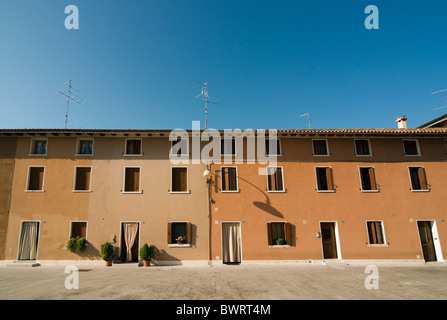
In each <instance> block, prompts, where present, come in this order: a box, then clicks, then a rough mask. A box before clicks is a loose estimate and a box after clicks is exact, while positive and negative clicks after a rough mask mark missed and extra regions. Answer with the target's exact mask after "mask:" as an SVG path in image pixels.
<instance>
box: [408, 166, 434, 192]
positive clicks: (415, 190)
mask: <svg viewBox="0 0 447 320" xmlns="http://www.w3.org/2000/svg"><path fill="white" fill-rule="evenodd" d="M410 168H423V169H424V176H425V183H426V184H427V189H420V190H418V189H413V182H412V181H411V173H410ZM407 172H408V179H409V180H410V189H411V192H430V188H429V186H428V179H427V172H426V170H425V167H424V166H407Z"/></svg>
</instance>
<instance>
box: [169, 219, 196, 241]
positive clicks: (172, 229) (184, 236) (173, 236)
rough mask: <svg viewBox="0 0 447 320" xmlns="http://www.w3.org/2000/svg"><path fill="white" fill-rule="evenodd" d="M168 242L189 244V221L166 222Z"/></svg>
mask: <svg viewBox="0 0 447 320" xmlns="http://www.w3.org/2000/svg"><path fill="white" fill-rule="evenodd" d="M168 244H180V245H182V244H188V245H189V244H191V223H189V222H170V223H168Z"/></svg>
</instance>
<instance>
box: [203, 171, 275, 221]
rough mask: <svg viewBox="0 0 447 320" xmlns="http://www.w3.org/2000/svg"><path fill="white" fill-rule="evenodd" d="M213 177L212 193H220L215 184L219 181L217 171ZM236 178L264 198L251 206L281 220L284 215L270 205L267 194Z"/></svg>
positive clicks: (246, 181)
mask: <svg viewBox="0 0 447 320" xmlns="http://www.w3.org/2000/svg"><path fill="white" fill-rule="evenodd" d="M215 177H216V179H214V180H212V181H211V183H212V184H213V185H214V191H215V192H218V191H222V190H221V189H220V188H219V184H218V182H217V179H220V177H219V171H215ZM237 178H238V180H241V181H243V182H245V183H247V184H249V185H251V186H252V187H253V188H255V189H257V190H258V191H259V192H260V193H262V194H263V196H264V197H265V200H264V201H253V205H254V206H255V207H257V208H259V209H261V210H263V211H265V212H267V213H269V214H271V215H273V216H275V217H278V218H282V219H283V218H284V215H283V214H282V213H281V212H280V211H279V210H278V209H276V208H275V207H273V206H272V205H271V202H270V198H269V197H268V195H267V193H265V192H264V191H262V190H261V189H259V188H258V187H257V186H255V185H254V184H253V183H251V182H250V181H248V180H246V179H244V178H241V176H238V177H237Z"/></svg>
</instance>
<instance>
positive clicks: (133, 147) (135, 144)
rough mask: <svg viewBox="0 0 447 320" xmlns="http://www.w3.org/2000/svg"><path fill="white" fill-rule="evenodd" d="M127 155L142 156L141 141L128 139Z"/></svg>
mask: <svg viewBox="0 0 447 320" xmlns="http://www.w3.org/2000/svg"><path fill="white" fill-rule="evenodd" d="M125 155H138V156H140V155H142V153H141V139H126V153H125Z"/></svg>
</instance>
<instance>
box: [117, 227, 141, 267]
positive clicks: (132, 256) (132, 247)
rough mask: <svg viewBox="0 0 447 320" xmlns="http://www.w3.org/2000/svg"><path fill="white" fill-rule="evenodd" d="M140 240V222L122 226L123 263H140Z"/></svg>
mask: <svg viewBox="0 0 447 320" xmlns="http://www.w3.org/2000/svg"><path fill="white" fill-rule="evenodd" d="M138 238H139V223H138V222H123V223H122V224H121V261H123V262H138V247H139V244H138Z"/></svg>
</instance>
